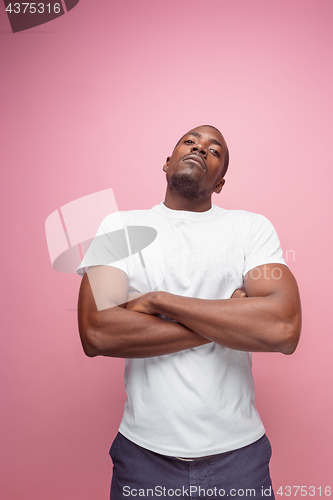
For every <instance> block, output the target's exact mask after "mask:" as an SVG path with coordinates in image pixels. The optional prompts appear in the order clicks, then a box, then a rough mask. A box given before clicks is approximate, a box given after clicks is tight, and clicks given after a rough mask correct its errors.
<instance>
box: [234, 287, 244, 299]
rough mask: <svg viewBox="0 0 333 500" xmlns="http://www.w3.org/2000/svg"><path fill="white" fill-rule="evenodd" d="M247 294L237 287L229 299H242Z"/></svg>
mask: <svg viewBox="0 0 333 500" xmlns="http://www.w3.org/2000/svg"><path fill="white" fill-rule="evenodd" d="M246 296H247V295H246V293H245V292H244V290H241V289H239V288H238V289H237V290H235V291H234V293H233V294H232V295H231V299H243V298H245V297H246Z"/></svg>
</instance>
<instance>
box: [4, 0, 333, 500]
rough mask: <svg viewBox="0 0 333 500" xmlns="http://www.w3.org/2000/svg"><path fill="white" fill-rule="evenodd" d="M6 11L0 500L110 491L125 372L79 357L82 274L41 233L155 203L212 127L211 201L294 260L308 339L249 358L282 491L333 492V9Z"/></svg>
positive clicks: (221, 2)
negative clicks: (83, 210)
mask: <svg viewBox="0 0 333 500" xmlns="http://www.w3.org/2000/svg"><path fill="white" fill-rule="evenodd" d="M0 13H1V14H0V47H1V48H0V50H1V97H0V99H1V103H0V109H1V134H0V137H1V174H2V181H1V191H2V193H1V203H2V205H3V206H2V212H1V213H2V232H3V234H2V263H3V270H2V295H1V305H2V313H1V319H2V348H1V356H2V360H1V369H2V377H1V402H2V417H1V420H2V423H1V426H0V432H1V457H2V463H1V468H0V470H1V475H2V476H3V477H2V478H1V490H2V491H1V498H4V499H6V500H12V499H33V500H60V499H61V500H76V499H80V500H91V499H94V500H103V499H106V498H108V494H109V482H110V473H111V460H110V459H109V457H108V450H109V446H110V445H111V442H112V440H113V438H114V436H115V434H116V431H117V427H118V424H119V421H120V418H121V414H122V406H123V403H124V390H123V382H122V378H123V373H122V370H123V360H118V359H111V358H109V359H108V358H94V359H89V358H87V357H85V355H84V354H83V351H82V348H81V345H80V341H79V336H78V331H77V326H76V313H75V308H76V301H77V291H78V288H79V283H80V279H79V277H78V276H76V275H68V274H60V273H57V272H56V271H54V270H53V269H52V267H51V264H50V259H49V255H48V251H47V246H46V240H45V233H44V222H45V219H46V218H47V217H48V215H49V214H50V213H51V212H53V211H54V210H56V209H57V208H59V207H60V206H62V205H64V204H66V203H69V202H70V201H72V200H75V199H77V198H80V197H82V196H85V195H88V194H90V193H94V192H97V191H100V190H103V189H106V188H109V187H112V188H113V190H114V194H115V197H116V200H117V203H118V207H119V209H121V210H126V209H132V208H149V207H151V206H153V205H154V204H157V203H159V202H160V201H161V200H162V199H163V196H164V190H165V176H164V174H163V172H162V166H163V163H164V161H165V158H166V156H167V155H168V154H170V153H171V151H172V148H173V146H174V144H175V142H176V141H177V140H178V138H179V137H180V135H181V134H183V133H184V132H186V131H187V130H188V129H189V128H192V127H194V126H197V125H199V124H203V123H209V124H213V125H216V126H217V127H219V128H220V129H221V130H222V132H223V134H224V135H225V137H226V140H227V142H228V145H229V148H230V157H231V161H230V170H229V172H228V174H227V177H226V185H225V187H224V188H223V191H222V193H221V194H220V195H219V196H216V197H215V198H214V202H215V203H216V204H218V205H220V206H223V207H225V208H231V209H232V208H241V209H245V210H249V211H253V212H259V213H263V214H264V215H266V216H267V217H268V218H269V219H270V220H271V221H272V222H273V224H274V225H275V227H276V229H277V231H278V234H279V236H280V239H281V244H282V247H283V249H284V250H285V256H286V251H287V250H289V251H293V252H294V253H293V252H290V253H289V254H288V264H289V265H290V268H291V270H292V271H293V272H294V274H295V275H296V277H297V279H298V282H299V286H300V290H301V296H302V303H303V313H304V327H303V336H302V340H301V343H300V345H299V347H298V349H297V351H296V353H295V354H294V355H293V356H291V357H290V356H283V355H282V354H281V355H280V354H255V355H254V375H255V381H256V388H257V405H258V408H259V411H260V413H261V416H262V419H263V421H264V424H265V427H266V430H267V434H268V436H269V438H270V440H271V442H272V446H273V457H272V461H271V472H272V478H273V484H274V487H275V489H278V488H279V486H283V487H284V488H285V487H286V486H288V485H289V486H293V485H304V486H311V485H312V486H316V487H319V486H322V487H325V486H331V487H333V478H332V462H333V456H332V432H333V431H332V429H333V426H332V412H333V402H332V354H331V353H332V348H333V336H332V310H333V307H332V299H331V283H330V280H331V276H332V251H333V249H332V222H331V220H332V202H331V199H332V194H331V193H332V185H333V161H332V130H333V119H332V117H333V109H332V108H333V106H332V88H333V69H332V47H333V29H332V25H333V19H332V15H333V4H332V2H331V0H312V1H309V0H216V1H214V0H205V1H204V2H203V1H197V0H191V1H187V0H177V1H174V0H172V1H171V0H168V1H167V2H166V1H157V0H148V1H147V0H140V1H135V0H127V1H123V2H121V3H120V2H119V3H116V2H113V1H107V0H99V1H98V2H92V1H90V2H89V1H84V0H81V1H80V3H79V4H78V5H77V7H75V8H74V9H73V10H72V11H71V12H69V13H68V14H66V15H64V16H62V17H60V18H58V19H57V20H55V21H53V22H51V23H48V24H45V25H43V26H40V27H36V28H34V29H31V30H29V31H26V32H22V33H17V34H15V35H14V34H12V33H11V32H10V26H9V22H8V19H7V18H6V15H5V11H4V8H3V5H0ZM293 255H295V258H293ZM318 491H319V490H318ZM298 496H300V495H298ZM322 496H323V495H322ZM316 497H318V498H319V494H317V495H316Z"/></svg>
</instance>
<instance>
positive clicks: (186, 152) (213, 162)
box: [163, 127, 224, 200]
mask: <svg viewBox="0 0 333 500" xmlns="http://www.w3.org/2000/svg"><path fill="white" fill-rule="evenodd" d="M222 144H223V138H222V136H221V134H220V133H219V132H218V131H217V130H215V129H214V128H211V127H197V128H195V129H193V130H191V131H190V132H188V133H187V134H186V135H184V137H182V138H181V140H180V142H179V144H177V146H176V147H175V149H174V151H173V153H172V155H171V157H168V159H167V161H166V163H165V165H164V167H163V170H164V171H165V172H166V176H167V181H168V186H169V188H170V189H172V190H175V191H177V192H178V194H179V195H181V196H183V197H185V198H189V199H197V200H200V199H204V198H207V197H209V196H211V194H212V193H213V192H215V193H219V192H220V191H221V189H222V187H223V184H224V179H223V177H222V171H223V165H224V150H223V147H222Z"/></svg>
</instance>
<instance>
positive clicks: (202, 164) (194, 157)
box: [182, 153, 207, 172]
mask: <svg viewBox="0 0 333 500" xmlns="http://www.w3.org/2000/svg"><path fill="white" fill-rule="evenodd" d="M182 160H193V161H195V162H197V163H199V165H200V167H201V168H202V170H204V171H205V172H206V170H207V165H206V162H205V160H204V159H203V157H202V156H201V155H197V154H195V153H194V154H193V153H192V154H190V155H186V156H183V158H182Z"/></svg>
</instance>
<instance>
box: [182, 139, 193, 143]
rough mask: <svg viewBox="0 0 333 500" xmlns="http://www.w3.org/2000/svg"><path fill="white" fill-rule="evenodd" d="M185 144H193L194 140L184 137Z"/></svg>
mask: <svg viewBox="0 0 333 500" xmlns="http://www.w3.org/2000/svg"><path fill="white" fill-rule="evenodd" d="M184 143H185V144H194V142H193V141H192V140H191V139H186V141H184Z"/></svg>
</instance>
